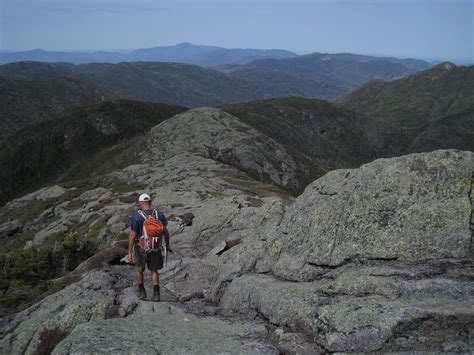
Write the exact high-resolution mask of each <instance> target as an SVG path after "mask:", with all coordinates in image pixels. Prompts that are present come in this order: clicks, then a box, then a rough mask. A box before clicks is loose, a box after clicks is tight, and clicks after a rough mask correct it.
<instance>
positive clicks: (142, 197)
mask: <svg viewBox="0 0 474 355" xmlns="http://www.w3.org/2000/svg"><path fill="white" fill-rule="evenodd" d="M148 201H151V197H150V195H148V194H141V195H140V197H139V198H138V202H148Z"/></svg>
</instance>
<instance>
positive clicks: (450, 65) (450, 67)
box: [433, 62, 457, 70]
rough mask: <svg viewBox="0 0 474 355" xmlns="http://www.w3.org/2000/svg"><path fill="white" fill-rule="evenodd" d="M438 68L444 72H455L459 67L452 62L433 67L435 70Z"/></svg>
mask: <svg viewBox="0 0 474 355" xmlns="http://www.w3.org/2000/svg"><path fill="white" fill-rule="evenodd" d="M436 68H439V69H443V70H453V69H455V68H457V66H456V64H454V63H451V62H442V63H439V64H437V65H435V66H434V67H433V69H436Z"/></svg>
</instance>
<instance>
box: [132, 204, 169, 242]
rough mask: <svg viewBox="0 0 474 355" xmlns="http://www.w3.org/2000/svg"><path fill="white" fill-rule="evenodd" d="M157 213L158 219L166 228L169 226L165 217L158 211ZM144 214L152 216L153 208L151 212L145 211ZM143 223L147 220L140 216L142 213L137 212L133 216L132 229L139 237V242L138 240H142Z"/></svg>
mask: <svg viewBox="0 0 474 355" xmlns="http://www.w3.org/2000/svg"><path fill="white" fill-rule="evenodd" d="M156 211H157V212H158V219H159V220H160V221H161V223H163V225H165V226H166V225H167V224H168V220H167V219H166V217H165V215H164V214H163V213H162V212H161V211H160V210H158V209H157V210H156ZM143 213H145V214H148V215H150V214H152V213H153V209H152V208H151V209H149V210H144V211H143ZM143 222H145V219H144V218H143V217H142V216H141V215H140V213H138V212H135V213H134V214H133V215H132V221H131V223H130V228H131V229H132V231H135V232H136V233H137V237H136V238H137V241H138V239H140V236H141V235H142V231H143Z"/></svg>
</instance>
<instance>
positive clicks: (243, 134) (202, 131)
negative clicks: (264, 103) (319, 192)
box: [142, 108, 301, 189]
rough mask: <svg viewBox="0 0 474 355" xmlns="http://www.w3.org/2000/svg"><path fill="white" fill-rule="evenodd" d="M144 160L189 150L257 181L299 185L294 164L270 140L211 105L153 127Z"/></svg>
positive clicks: (287, 185)
mask: <svg viewBox="0 0 474 355" xmlns="http://www.w3.org/2000/svg"><path fill="white" fill-rule="evenodd" d="M148 140H149V141H150V143H151V144H150V146H149V150H147V151H145V152H143V155H142V157H143V158H144V161H147V160H149V159H150V155H151V156H152V157H153V158H154V159H155V160H164V159H168V158H170V157H172V156H174V155H177V154H182V153H193V154H195V155H199V156H202V157H205V158H210V159H213V160H216V161H219V162H223V163H226V164H229V165H232V166H235V167H237V168H239V169H240V170H243V171H246V172H249V173H251V174H252V175H255V176H257V177H258V178H259V179H260V180H263V181H268V182H273V183H276V184H278V185H280V186H283V187H287V188H293V189H296V188H299V187H301V182H300V181H298V179H297V177H296V169H297V168H296V163H295V161H294V160H293V158H292V157H291V156H290V155H289V154H288V153H287V152H286V150H285V149H284V148H283V147H282V146H281V145H280V144H278V143H276V142H275V141H274V140H273V139H271V138H268V137H267V136H265V135H264V134H262V133H260V132H258V131H257V130H256V129H254V128H252V127H250V126H249V125H247V124H245V123H243V122H242V121H240V120H239V119H238V118H237V117H235V116H233V115H231V114H229V113H227V112H225V111H222V110H219V109H214V108H197V109H194V110H190V111H187V112H184V113H182V114H179V115H177V116H175V117H173V118H172V119H170V120H167V121H165V122H163V123H161V124H159V125H157V126H155V127H154V128H153V129H152V130H151V132H150V134H149V137H148Z"/></svg>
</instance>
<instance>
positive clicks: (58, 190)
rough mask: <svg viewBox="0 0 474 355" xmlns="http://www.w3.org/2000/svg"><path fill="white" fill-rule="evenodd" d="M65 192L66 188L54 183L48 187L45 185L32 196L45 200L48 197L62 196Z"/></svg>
mask: <svg viewBox="0 0 474 355" xmlns="http://www.w3.org/2000/svg"><path fill="white" fill-rule="evenodd" d="M65 192H66V189H65V188H64V187H61V186H59V185H54V186H50V187H45V188H43V189H41V190H38V191H37V192H36V193H35V196H34V198H35V199H36V200H47V199H50V198H57V197H60V196H62V195H63V194H64V193H65Z"/></svg>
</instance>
